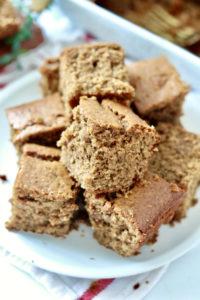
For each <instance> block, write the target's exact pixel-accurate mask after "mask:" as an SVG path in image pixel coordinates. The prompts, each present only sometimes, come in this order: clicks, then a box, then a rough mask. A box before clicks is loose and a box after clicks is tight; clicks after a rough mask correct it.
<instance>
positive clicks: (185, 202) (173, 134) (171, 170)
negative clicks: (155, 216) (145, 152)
mask: <svg viewBox="0 0 200 300" xmlns="http://www.w3.org/2000/svg"><path fill="white" fill-rule="evenodd" d="M157 130H158V132H159V134H160V136H161V143H160V144H159V146H158V150H159V151H158V152H156V153H154V155H153V158H152V161H151V164H150V170H151V171H152V172H156V173H157V174H158V175H159V176H161V177H163V178H164V179H166V180H167V181H168V182H172V183H176V184H179V185H181V186H182V187H183V188H184V189H185V190H186V194H185V196H184V197H183V199H182V204H181V206H180V207H179V208H178V210H177V212H176V214H175V219H176V220H180V219H181V218H183V217H185V216H186V214H187V210H188V208H189V207H190V206H191V205H192V203H193V198H194V195H195V192H196V189H197V186H198V184H199V182H200V136H199V135H196V134H195V133H191V132H188V131H186V130H185V129H184V128H182V127H180V126H174V125H171V124H167V123H160V124H159V125H158V126H157Z"/></svg>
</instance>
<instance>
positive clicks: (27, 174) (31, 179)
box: [14, 145, 77, 201]
mask: <svg viewBox="0 0 200 300" xmlns="http://www.w3.org/2000/svg"><path fill="white" fill-rule="evenodd" d="M45 148H46V154H44V152H45ZM55 150H56V152H57V153H55ZM58 151H59V150H57V149H52V148H50V147H45V146H38V145H35V148H34V145H26V146H25V147H24V154H23V155H22V157H21V159H20V163H19V172H18V174H17V178H16V181H15V185H14V193H15V196H16V197H18V198H22V199H23V198H24V199H27V200H28V199H29V200H30V199H32V200H38V201H45V200H52V201H53V200H57V201H59V200H61V201H63V200H66V201H67V200H70V199H72V198H74V196H75V195H76V192H77V189H76V187H75V182H74V180H73V179H72V178H71V177H70V174H69V172H68V171H67V169H66V168H65V167H64V166H63V165H62V163H61V162H60V161H57V154H58ZM33 154H34V155H33ZM47 154H48V155H47ZM49 158H51V159H50V160H47V159H49ZM53 158H55V159H56V160H53Z"/></svg>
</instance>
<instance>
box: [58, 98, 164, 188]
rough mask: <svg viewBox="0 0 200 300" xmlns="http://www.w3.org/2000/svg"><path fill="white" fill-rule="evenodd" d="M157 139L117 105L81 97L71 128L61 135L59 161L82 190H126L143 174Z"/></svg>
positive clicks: (148, 129)
mask: <svg viewBox="0 0 200 300" xmlns="http://www.w3.org/2000/svg"><path fill="white" fill-rule="evenodd" d="M158 142H159V136H158V134H157V132H156V130H155V128H154V127H153V126H149V125H148V124H147V123H146V122H145V121H143V120H142V119H140V117H138V116H137V115H136V114H134V113H133V111H132V110H131V109H130V108H129V107H127V106H125V105H122V104H120V103H118V102H114V101H111V100H106V99H104V100H103V101H102V102H101V103H99V102H98V101H97V99H96V98H95V97H91V98H88V97H81V100H80V104H79V105H78V106H77V107H76V108H74V109H73V120H72V123H71V125H70V126H69V127H68V128H67V129H66V131H64V132H63V133H62V136H61V140H60V141H59V143H58V145H59V146H62V154H61V160H62V162H63V164H64V165H65V166H66V167H67V168H68V170H69V171H70V173H71V174H72V176H74V178H75V179H76V180H77V181H78V182H79V183H80V185H81V187H82V188H84V189H86V190H93V191H96V192H100V193H101V192H116V191H118V190H126V189H128V188H129V187H130V186H131V185H132V184H134V182H136V181H139V180H140V179H141V178H142V177H143V176H144V174H145V172H146V171H147V168H148V165H149V161H150V159H151V156H152V154H153V151H154V149H155V148H156V144H157V143H158Z"/></svg>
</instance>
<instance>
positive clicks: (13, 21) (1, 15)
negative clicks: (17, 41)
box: [0, 0, 21, 40]
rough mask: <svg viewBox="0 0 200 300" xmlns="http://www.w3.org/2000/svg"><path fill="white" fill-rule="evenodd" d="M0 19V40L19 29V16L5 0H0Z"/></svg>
mask: <svg viewBox="0 0 200 300" xmlns="http://www.w3.org/2000/svg"><path fill="white" fill-rule="evenodd" d="M0 20H1V21H0V40H3V39H5V38H8V37H11V36H12V35H14V34H16V33H17V31H18V30H19V29H20V25H21V21H20V18H19V16H18V15H17V13H16V11H15V9H14V7H13V6H12V4H11V3H10V2H9V1H7V0H0Z"/></svg>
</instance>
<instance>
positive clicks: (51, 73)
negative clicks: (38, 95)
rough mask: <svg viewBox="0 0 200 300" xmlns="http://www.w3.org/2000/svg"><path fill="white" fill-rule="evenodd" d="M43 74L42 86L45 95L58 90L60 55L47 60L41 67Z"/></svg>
mask: <svg viewBox="0 0 200 300" xmlns="http://www.w3.org/2000/svg"><path fill="white" fill-rule="evenodd" d="M39 71H40V73H41V75H42V81H41V82H40V87H41V89H42V93H43V96H47V95H51V94H54V93H56V92H58V89H59V88H58V87H59V57H51V58H48V59H46V60H45V62H44V64H43V65H42V66H41V67H40V69H39Z"/></svg>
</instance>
